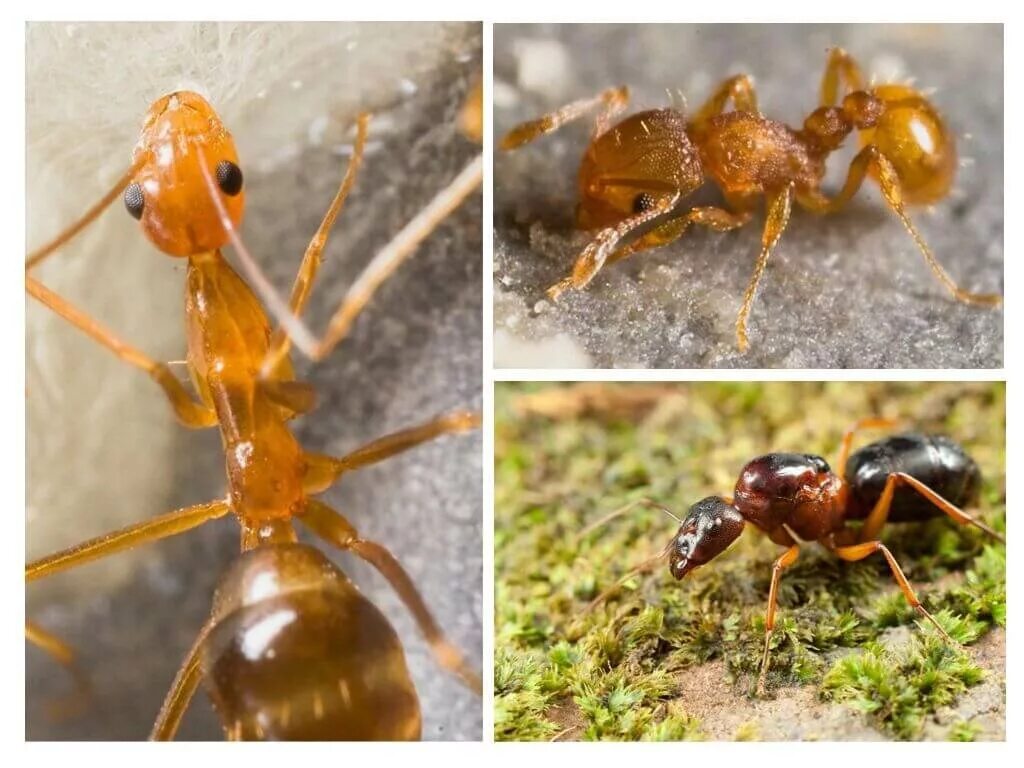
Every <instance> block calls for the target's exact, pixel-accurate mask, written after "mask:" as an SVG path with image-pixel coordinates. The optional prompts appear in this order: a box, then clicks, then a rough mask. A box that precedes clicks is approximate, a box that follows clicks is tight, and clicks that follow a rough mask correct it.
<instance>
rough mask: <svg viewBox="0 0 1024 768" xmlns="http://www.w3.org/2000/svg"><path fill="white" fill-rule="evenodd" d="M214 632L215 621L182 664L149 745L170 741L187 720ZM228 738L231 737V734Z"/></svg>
mask: <svg viewBox="0 0 1024 768" xmlns="http://www.w3.org/2000/svg"><path fill="white" fill-rule="evenodd" d="M212 628H213V621H212V620H209V621H207V622H206V624H204V625H203V628H202V629H201V630H199V635H198V636H197V637H196V639H195V642H193V643H192V647H191V648H190V649H189V651H188V653H187V654H186V655H185V658H184V660H183V661H182V662H181V666H180V667H179V668H178V673H177V674H176V675H175V676H174V682H173V683H171V688H170V690H168V691H167V696H166V697H165V698H164V702H163V704H161V705H160V712H159V713H158V714H157V716H156V722H154V723H153V730H152V731H150V734H149V740H150V741H171V740H172V739H173V738H174V734H176V733H177V732H178V726H179V725H180V723H181V718H182V717H184V716H185V711H186V710H187V709H188V705H189V703H190V702H191V701H192V697H193V696H194V695H195V693H196V689H197V688H199V683H200V682H201V681H202V679H203V673H202V669H201V667H200V665H199V653H200V651H201V649H202V647H203V642H204V641H205V640H206V636H207V634H209V632H210V630H211V629H212ZM228 735H229V736H230V735H231V734H230V733H228Z"/></svg>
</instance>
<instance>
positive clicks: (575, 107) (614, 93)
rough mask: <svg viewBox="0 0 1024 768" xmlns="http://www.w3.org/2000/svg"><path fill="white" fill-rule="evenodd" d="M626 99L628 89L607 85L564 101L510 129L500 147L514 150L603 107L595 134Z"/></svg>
mask: <svg viewBox="0 0 1024 768" xmlns="http://www.w3.org/2000/svg"><path fill="white" fill-rule="evenodd" d="M628 102H629V89H628V88H626V87H625V86H620V87H618V88H607V89H605V90H603V91H601V92H600V93H599V94H597V95H596V96H592V97H590V98H589V99H580V100H578V101H574V102H572V103H571V104H566V105H565V106H564V107H562V108H560V109H556V110H555V111H554V112H549V113H548V114H546V115H542V116H541V117H538V118H537V119H536V120H530V121H528V122H525V123H520V124H519V125H517V126H516V127H515V128H513V129H512V130H511V131H509V132H508V133H506V134H505V136H504V137H503V138H502V140H501V148H502V149H504V150H510V149H516V148H518V147H521V146H523V145H524V144H529V143H530V142H532V141H536V140H537V139H539V138H540V137H541V136H546V135H547V134H549V133H554V132H555V131H557V130H558V129H559V128H561V127H562V126H563V125H567V124H568V123H571V122H573V121H575V120H579V119H580V118H581V117H583V116H584V115H586V114H587V113H588V112H592V111H593V110H595V109H598V108H601V107H603V110H602V112H601V113H600V114H599V115H598V117H597V119H596V120H595V123H594V135H595V136H596V135H600V134H601V133H603V132H604V130H605V129H606V128H607V126H608V123H610V122H611V120H612V118H613V117H614V116H615V115H617V114H619V113H620V112H622V110H624V109H625V108H626V104H627V103H628Z"/></svg>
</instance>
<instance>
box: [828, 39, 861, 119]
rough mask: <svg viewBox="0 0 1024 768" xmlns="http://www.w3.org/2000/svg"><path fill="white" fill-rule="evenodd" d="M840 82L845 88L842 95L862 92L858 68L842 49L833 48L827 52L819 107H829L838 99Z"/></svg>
mask: <svg viewBox="0 0 1024 768" xmlns="http://www.w3.org/2000/svg"><path fill="white" fill-rule="evenodd" d="M840 80H842V82H843V84H844V85H845V86H846V89H845V91H844V93H850V92H852V91H862V90H864V76H863V75H862V74H861V72H860V66H858V64H857V62H856V61H854V59H853V57H852V56H851V55H850V54H848V53H847V52H846V51H844V50H843V49H842V48H833V49H832V50H830V51H829V52H828V62H827V63H826V64H825V74H824V75H823V76H822V78H821V106H823V107H831V106H832V105H833V104H835V103H836V101H837V100H838V99H839V85H840Z"/></svg>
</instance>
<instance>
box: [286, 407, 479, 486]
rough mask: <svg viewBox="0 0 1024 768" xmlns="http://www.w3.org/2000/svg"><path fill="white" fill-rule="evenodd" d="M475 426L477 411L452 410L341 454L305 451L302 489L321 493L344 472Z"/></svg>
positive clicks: (476, 424) (477, 417) (477, 420)
mask: <svg viewBox="0 0 1024 768" xmlns="http://www.w3.org/2000/svg"><path fill="white" fill-rule="evenodd" d="M479 426H480V414H479V413H476V412H473V411H455V412H454V413H448V414H445V415H444V416H440V417H438V418H436V419H434V420H433V421H428V422H427V423H426V424H419V425H417V426H415V427H410V428H409V429H403V430H400V431H398V432H392V433H391V434H390V435H385V436H384V437H380V438H377V439H376V440H374V441H372V442H370V443H367V444H366V445H364V446H362V447H360V448H357V449H356V450H354V451H352V452H350V453H347V454H345V455H344V456H340V457H334V456H327V455H325V454H322V453H308V454H306V464H307V468H306V480H305V491H306V493H322V492H323V491H326V490H327V489H328V488H330V487H331V486H332V485H333V484H334V483H335V482H336V481H337V479H338V478H339V477H341V475H342V474H344V473H345V472H350V471H352V470H353V469H360V468H362V467H368V466H370V465H371V464H376V463H377V462H380V461H383V460H384V459H387V458H390V457H391V456H394V455H396V454H399V453H402V452H403V451H407V450H409V449H410V448H415V447H416V446H417V445H421V444H422V443H425V442H428V441H429V440H433V439H434V438H437V437H441V436H442V435H457V434H460V433H462V432H468V431H469V430H471V429H475V428H476V427H479Z"/></svg>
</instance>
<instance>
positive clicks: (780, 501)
mask: <svg viewBox="0 0 1024 768" xmlns="http://www.w3.org/2000/svg"><path fill="white" fill-rule="evenodd" d="M837 481H838V478H837V477H836V476H835V475H834V474H833V473H832V470H831V468H830V467H829V465H828V462H827V461H825V460H824V459H823V458H821V456H814V455H812V454H806V453H769V454H768V455H766V456H760V457H758V458H756V459H754V460H753V461H751V462H749V463H748V464H747V465H746V466H745V467H743V470H742V471H741V472H740V477H739V480H737V481H736V490H735V492H734V497H735V499H736V508H737V509H738V510H740V511H741V512H742V513H743V516H744V517H745V518H747V519H748V520H750V521H751V522H752V523H755V524H756V525H758V526H759V527H760V528H763V529H764V530H772V529H774V528H777V527H778V526H779V525H781V524H783V523H785V522H787V520H788V519H789V516H790V514H791V513H792V512H794V511H795V510H797V509H798V508H799V507H800V506H801V505H803V504H805V503H812V504H813V503H816V502H817V501H818V500H819V499H821V498H823V495H826V494H831V493H832V492H833V489H834V488H835V486H836V484H837Z"/></svg>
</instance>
